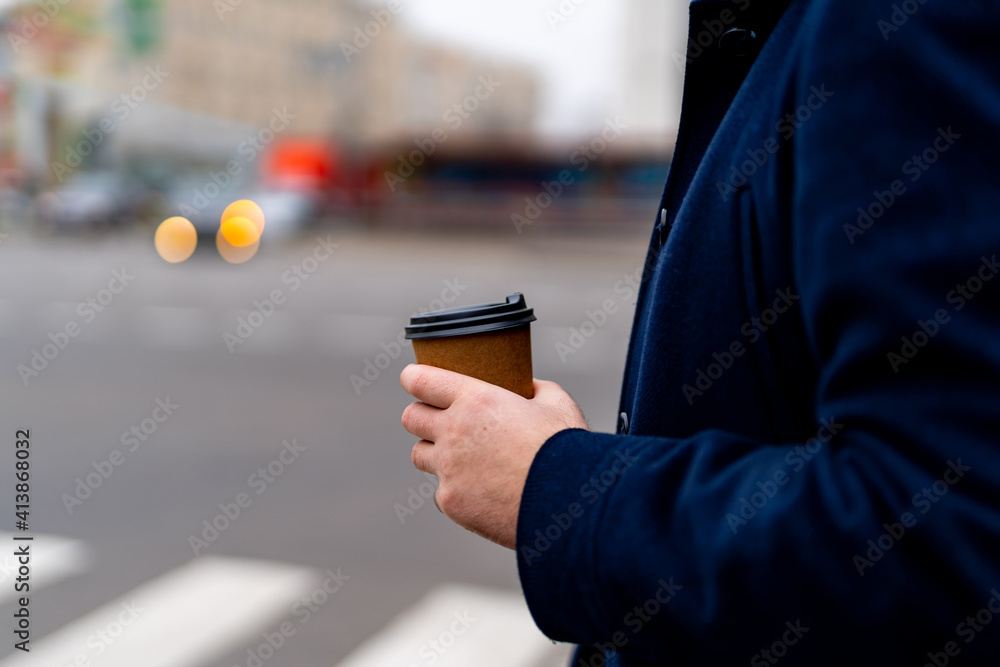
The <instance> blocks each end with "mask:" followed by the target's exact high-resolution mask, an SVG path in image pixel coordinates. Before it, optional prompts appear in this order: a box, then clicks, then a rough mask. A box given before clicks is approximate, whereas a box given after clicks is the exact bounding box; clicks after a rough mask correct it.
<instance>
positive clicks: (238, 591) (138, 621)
mask: <svg viewBox="0 0 1000 667" xmlns="http://www.w3.org/2000/svg"><path fill="white" fill-rule="evenodd" d="M320 582H321V577H320V576H319V573H318V572H315V571H313V570H308V569H305V568H301V567H296V566H291V565H285V564H281V563H271V562H266V561H256V560H246V559H236V558H218V557H202V558H198V559H196V560H194V561H191V562H190V563H188V564H186V565H184V566H182V567H179V568H177V569H175V570H173V571H171V572H168V573H167V574H165V575H163V576H161V577H159V578H157V579H154V580H152V581H149V582H146V583H145V584H143V585H142V586H139V587H138V588H136V589H134V590H133V591H131V592H129V593H127V594H126V595H124V596H122V597H121V598H119V599H118V600H115V601H113V602H109V603H108V604H106V605H104V606H103V607H100V608H99V609H96V610H94V611H92V612H90V613H89V614H87V615H86V616H83V617H82V618H79V619H77V620H75V621H73V622H72V623H70V624H69V625H67V626H65V627H64V628H61V629H60V630H57V631H56V632H54V633H52V634H51V635H48V636H46V637H43V638H41V639H40V640H38V641H37V644H36V643H35V642H34V641H33V642H32V646H31V652H30V653H26V654H24V653H21V652H20V651H15V653H16V654H18V655H13V656H11V657H9V658H7V659H6V660H2V661H0V667H61V666H63V665H76V664H90V665H95V666H99V667H135V666H136V665H142V667H190V666H191V665H201V664H208V663H210V662H211V660H213V659H217V658H218V657H219V656H220V655H224V654H225V653H226V652H228V651H231V650H234V649H239V648H240V644H241V643H243V642H250V643H252V642H253V641H254V638H259V636H260V633H261V632H264V631H267V630H270V629H271V628H270V625H271V624H277V623H279V622H281V621H282V619H284V618H286V617H288V616H289V615H290V613H291V609H292V605H293V604H294V603H295V601H297V600H299V599H300V598H301V597H302V596H303V595H306V594H308V593H309V592H310V591H311V590H313V589H314V588H315V587H316V586H318V585H319V583H320ZM99 633H100V634H99ZM102 635H103V638H102ZM81 656H83V657H82V658H81ZM78 659H79V660H80V662H77V660H78Z"/></svg>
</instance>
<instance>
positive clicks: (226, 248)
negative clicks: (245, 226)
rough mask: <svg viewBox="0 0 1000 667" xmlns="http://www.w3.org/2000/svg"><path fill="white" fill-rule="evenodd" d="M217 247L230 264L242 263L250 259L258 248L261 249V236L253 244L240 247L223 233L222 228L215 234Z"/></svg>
mask: <svg viewBox="0 0 1000 667" xmlns="http://www.w3.org/2000/svg"><path fill="white" fill-rule="evenodd" d="M215 247H216V248H218V250H219V254H220V255H221V256H222V259H224V260H226V261H227V262H229V263H230V264H242V263H243V262H248V261H250V260H251V259H253V256H254V255H256V254H257V250H259V249H260V238H259V237H258V238H257V241H256V242H255V243H253V244H251V245H248V246H243V247H242V248H239V247H236V246H234V245H233V244H232V243H230V242H229V241H227V240H226V237H225V236H223V234H222V229H219V231H218V233H217V234H216V235H215Z"/></svg>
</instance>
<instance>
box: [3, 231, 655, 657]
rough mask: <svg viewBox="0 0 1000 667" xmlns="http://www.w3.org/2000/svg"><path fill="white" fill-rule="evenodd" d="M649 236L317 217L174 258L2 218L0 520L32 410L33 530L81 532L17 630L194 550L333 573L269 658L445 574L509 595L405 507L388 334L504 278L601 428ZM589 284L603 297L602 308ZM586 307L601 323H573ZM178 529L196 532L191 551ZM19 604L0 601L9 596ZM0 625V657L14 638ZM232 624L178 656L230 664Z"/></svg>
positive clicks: (548, 355) (73, 609)
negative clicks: (77, 554) (417, 226)
mask: <svg viewBox="0 0 1000 667" xmlns="http://www.w3.org/2000/svg"><path fill="white" fill-rule="evenodd" d="M318 238H321V239H322V241H319V240H318ZM646 240H647V232H646V230H644V229H631V230H627V231H624V232H623V233H621V234H618V235H613V236H609V235H603V236H589V237H586V236H574V235H572V234H567V235H563V236H545V235H541V234H537V235H533V234H532V232H531V230H526V231H525V233H524V234H521V235H517V234H516V233H514V232H513V230H512V231H511V232H510V234H494V235H492V236H488V237H476V236H462V235H458V236H456V235H455V234H448V235H440V236H439V235H433V234H426V233H425V234H422V235H413V234H410V235H406V234H399V233H398V232H392V233H387V232H384V233H381V234H376V233H362V232H359V231H357V230H353V231H349V230H340V229H330V230H327V231H324V232H323V233H322V234H321V235H317V234H313V235H312V236H309V237H305V238H303V239H301V240H299V241H296V242H295V243H291V244H287V245H283V246H280V247H273V248H269V247H266V246H265V247H264V248H263V249H262V250H261V252H260V254H259V255H258V256H257V257H255V258H254V259H253V260H251V261H250V262H249V263H247V264H245V265H241V266H233V265H228V264H226V263H224V262H223V261H221V260H220V259H219V258H218V256H217V255H216V254H215V253H214V251H212V250H207V251H199V252H198V253H196V255H195V256H194V257H193V258H192V259H190V260H189V261H187V262H185V263H184V264H181V265H177V266H172V265H168V264H166V263H165V262H163V261H162V260H160V259H159V258H158V257H157V256H156V254H155V252H154V250H153V248H152V243H151V241H150V239H149V237H148V236H144V235H135V236H129V237H115V238H107V239H97V240H93V239H91V240H85V239H73V238H47V239H34V240H32V239H26V238H18V236H17V235H16V234H15V235H12V236H11V237H10V238H8V239H6V240H5V241H4V242H3V244H2V245H0V338H2V341H3V342H2V346H0V348H2V349H0V390H2V397H3V399H2V411H0V414H2V421H3V424H2V426H3V428H2V430H0V434H2V439H3V440H5V441H6V442H0V457H3V460H2V462H0V470H2V471H3V477H4V478H3V480H2V481H0V489H2V491H3V493H2V497H0V501H2V502H3V506H2V510H3V511H2V517H3V519H2V520H0V529H2V530H6V531H12V530H13V529H14V516H13V504H14V499H13V489H12V474H11V473H10V472H9V471H11V470H12V469H13V464H14V443H13V440H14V431H15V429H30V432H31V442H32V449H31V452H32V454H31V470H32V493H31V498H32V499H31V503H32V507H31V521H30V525H31V531H32V532H37V533H40V534H42V533H44V534H48V535H57V536H61V537H66V538H72V539H74V540H77V541H78V542H79V543H80V544H82V545H83V546H84V547H85V549H86V553H87V554H89V558H88V559H87V565H86V567H85V568H83V566H81V568H82V569H83V570H85V571H81V572H80V573H78V574H74V575H72V576H68V577H66V578H65V579H63V580H61V581H59V582H58V583H56V584H52V585H50V586H45V587H43V588H41V589H40V590H38V591H37V592H34V593H33V595H32V599H31V609H32V638H33V641H40V640H43V639H44V637H45V636H46V635H48V634H50V633H52V632H54V631H56V630H58V629H60V628H64V627H65V626H67V625H68V624H70V623H71V622H72V621H74V620H75V619H78V618H80V617H81V616H83V615H85V614H87V613H89V612H91V611H92V610H94V609H95V608H97V607H99V606H100V605H103V604H105V603H106V602H107V601H108V600H112V599H114V598H116V597H118V596H122V595H126V594H127V593H128V592H129V591H132V590H133V589H135V588H136V587H138V586H141V585H143V584H144V583H146V582H149V581H151V580H154V579H156V578H157V577H161V576H162V575H164V574H165V573H169V572H172V571H175V570H176V569H177V568H180V567H182V566H184V565H185V564H189V563H191V562H192V561H193V560H195V561H198V560H201V559H205V558H210V557H225V558H250V559H262V560H264V561H273V562H280V563H286V564H293V565H296V566H302V567H304V568H311V569H315V570H317V571H321V572H325V571H328V570H329V571H333V572H336V571H337V569H338V568H340V570H341V572H342V574H343V575H346V576H347V577H348V578H347V579H346V581H345V582H343V585H342V586H341V587H340V588H339V589H338V590H337V591H336V593H334V594H332V595H331V596H330V599H329V600H328V601H327V602H325V603H324V604H323V605H322V606H321V608H319V609H318V610H317V611H316V612H315V613H314V614H313V615H312V618H311V620H310V621H309V623H307V624H304V625H302V626H301V627H300V628H299V630H298V632H297V633H296V635H295V636H294V638H291V639H289V640H288V641H287V642H285V645H284V646H283V647H282V648H281V649H280V650H279V651H277V652H276V653H275V655H274V656H273V657H271V658H269V659H268V660H267V661H266V663H265V664H266V665H268V667H272V666H273V667H302V666H307V665H334V664H336V663H337V662H338V661H339V660H341V659H342V658H343V657H344V656H345V655H347V654H348V653H349V652H350V651H351V650H352V649H353V648H355V647H356V646H357V645H358V644H360V643H361V642H362V641H364V640H365V639H366V638H368V637H370V636H372V635H373V634H375V633H377V632H378V631H379V630H380V629H382V628H384V627H385V626H386V624H387V623H389V622H390V621H391V620H392V619H393V618H394V617H395V616H396V615H397V614H399V613H400V612H402V611H403V610H406V609H408V608H410V607H411V606H412V605H414V604H415V603H417V602H418V601H419V600H420V599H421V598H422V596H424V595H425V594H426V593H428V591H431V590H433V589H435V588H436V587H439V586H441V585H444V584H448V583H460V584H475V585H481V586H487V587H491V588H499V589H507V590H510V591H512V592H515V593H516V591H517V570H516V562H515V559H514V556H513V553H512V552H510V551H507V550H504V549H502V548H499V547H497V546H494V545H492V544H489V543H487V542H485V541H483V540H481V539H479V538H477V537H475V536H473V535H472V534H470V533H467V532H465V531H464V530H462V529H460V528H457V527H456V526H454V525H452V524H450V523H449V522H448V521H447V520H445V519H444V518H443V517H442V516H441V515H440V514H439V513H438V512H437V511H436V510H435V509H434V507H433V504H432V503H429V502H428V503H425V504H424V506H423V507H419V509H417V510H415V511H414V512H412V513H405V514H402V515H401V514H400V510H399V507H400V506H403V505H405V504H406V503H407V502H408V500H410V499H411V491H413V490H418V489H419V488H420V486H421V485H422V484H424V482H426V481H427V479H426V478H425V476H424V475H423V474H422V473H420V472H418V471H416V470H414V469H413V468H412V467H411V464H410V460H409V451H410V447H411V446H412V444H413V441H414V439H413V438H412V437H411V436H410V435H409V434H407V433H406V432H405V431H404V430H403V429H402V427H401V426H400V423H399V417H400V414H401V412H402V410H403V408H404V407H405V406H406V405H407V404H408V402H409V398H408V396H407V395H406V394H405V393H404V392H403V391H402V389H401V388H400V386H399V382H398V376H399V371H400V370H402V368H403V367H404V366H405V364H406V363H408V362H409V361H411V360H412V349H411V348H410V347H409V346H405V347H403V348H401V349H399V350H398V351H397V348H396V347H395V341H396V339H397V337H398V334H399V333H400V331H401V329H402V327H403V325H404V324H405V323H406V321H407V319H408V317H409V315H410V314H411V313H413V312H414V311H415V310H417V309H418V308H421V307H424V308H426V307H428V306H431V305H440V303H439V302H438V303H435V300H438V299H440V300H443V301H446V300H450V301H452V305H471V304H475V303H481V302H489V301H497V300H502V299H503V298H504V297H505V296H506V295H507V294H510V293H512V292H515V291H521V292H523V293H524V294H525V295H526V297H527V299H528V303H529V305H531V306H532V307H534V308H535V312H536V315H537V316H538V321H537V322H536V323H535V324H534V325H533V356H534V363H535V375H536V376H538V377H542V378H546V379H551V380H555V381H557V382H559V383H560V384H562V386H563V387H564V388H566V389H567V390H568V391H569V392H570V393H571V394H572V395H573V396H574V397H575V398H576V400H577V401H578V403H579V404H580V405H581V407H582V408H583V410H584V412H585V414H586V415H587V416H588V418H589V420H590V422H591V424H592V426H593V428H595V429H597V430H613V428H614V423H615V418H616V408H617V400H618V391H619V385H620V382H621V376H622V370H623V365H624V357H625V350H626V346H627V342H628V334H629V328H630V326H631V320H632V313H633V309H634V306H633V304H632V302H631V301H632V299H630V298H629V290H628V289H627V287H626V286H625V285H626V283H625V282H623V281H624V279H625V276H626V274H631V273H634V272H635V271H636V269H637V268H639V267H640V265H641V263H642V259H643V252H644V249H645V244H646ZM333 244H336V245H337V247H336V248H333V247H332V245H333ZM327 255H329V256H328V259H325V260H324V259H317V257H319V258H322V257H324V256H327ZM309 258H312V259H309ZM616 287H617V289H616ZM276 290H278V291H280V293H281V296H282V298H283V302H282V303H278V304H274V306H273V311H274V312H273V313H270V310H271V307H270V306H269V305H268V304H267V303H264V301H265V300H266V301H272V300H273V296H274V292H275V291H276ZM633 298H634V297H633ZM88 299H90V300H92V301H91V302H90V304H89V305H87V304H88ZM255 300H256V301H257V302H258V306H259V310H260V311H261V312H262V315H260V316H258V315H251V314H252V313H253V312H254V311H255V310H257V309H258V306H255V305H254V301H255ZM81 304H84V305H81ZM605 306H608V310H610V311H613V312H611V313H610V314H607V313H605V315H604V316H601V315H599V314H598V311H600V310H602V309H604V307H605ZM588 312H589V313H590V314H591V315H592V316H593V318H592V319H593V320H595V321H597V323H598V324H600V326H594V327H593V328H591V327H590V326H589V325H587V326H585V327H584V329H585V330H586V332H587V333H592V335H591V336H590V337H577V338H572V337H571V334H572V332H571V328H572V327H576V328H577V329H580V327H581V325H582V324H583V323H584V322H587V321H588ZM269 313H270V314H269ZM268 314H269V315H268ZM240 318H245V319H248V322H247V324H248V325H251V327H250V329H247V328H243V329H239V326H240ZM254 324H259V326H257V327H256V328H254V327H253V326H252V325H254ZM68 325H70V326H69V329H67V326H68ZM71 325H75V326H71ZM67 331H75V332H76V335H75V336H72V337H70V336H69V335H68V334H67ZM247 331H252V334H251V335H250V336H249V337H248V338H247V339H246V340H245V341H243V339H242V334H244V333H247ZM227 333H229V334H233V335H234V336H237V337H239V338H238V340H240V342H239V343H233V340H234V339H233V338H232V337H229V338H228V339H227V337H226V334H227ZM50 334H51V336H50ZM62 334H66V336H65V337H64V336H63V335H62ZM580 335H581V336H582V334H580ZM227 340H228V341H229V342H228V344H227ZM50 343H51V344H52V345H51V346H50V347H48V348H47V350H46V349H45V346H46V345H48V344H50ZM560 343H561V344H563V346H562V347H560V346H559V344H560ZM581 343H582V345H581ZM577 347H578V348H579V349H577ZM230 348H232V350H233V351H231V350H230ZM35 350H37V351H38V352H39V353H40V354H42V355H43V357H44V355H45V354H46V353H48V356H50V357H52V358H49V359H44V362H45V363H44V368H40V369H39V367H41V366H43V363H42V361H41V358H35V360H34V361H35V366H34V367H32V360H33V356H34V351H35ZM567 350H573V351H572V353H569V352H567ZM53 352H55V353H54V354H53ZM380 355H384V356H380ZM393 357H395V358H393ZM366 360H367V361H369V362H371V365H370V366H369V365H367V364H366ZM386 364H388V365H387V367H384V368H380V366H386ZM19 367H22V368H21V370H20V371H19ZM26 368H31V369H32V371H36V373H35V374H32V373H26V372H25V370H24V369H26ZM366 370H367V376H366ZM352 376H356V377H355V379H354V380H353V381H352ZM359 378H364V382H363V383H362V382H360V380H359ZM158 401H159V402H158ZM164 406H166V407H164ZM123 434H124V435H123ZM284 442H288V443H290V446H287V447H286V446H285V445H283V443H284ZM283 449H284V451H286V453H285V454H284V455H282V451H283ZM115 451H118V452H119V454H118V455H115V454H114V452H115ZM282 459H283V461H284V462H283V463H281V464H280V466H279V465H275V464H274V462H275V461H280V460H282ZM116 461H117V463H115V462H116ZM109 462H110V465H111V466H112V467H111V468H109V467H108V466H109ZM269 466H270V471H271V474H267V475H262V474H259V473H257V471H258V470H259V469H261V468H263V469H264V470H265V471H266V470H268V467H269ZM101 470H104V472H105V473H108V471H109V470H110V471H111V472H110V474H108V475H106V477H102V479H101V482H100V486H99V487H97V488H94V489H89V490H90V493H89V495H88V494H87V493H86V490H87V489H83V490H81V489H79V488H78V487H79V482H78V479H79V480H86V479H87V478H88V475H90V474H91V473H95V472H97V473H98V474H99V475H100V474H101V472H100V471H101ZM278 470H280V472H279V473H278V474H277V475H275V474H274V472H275V471H278ZM255 473H256V477H255ZM91 479H96V478H94V477H91ZM85 483H86V482H85ZM425 488H426V487H425ZM240 494H246V497H247V498H249V499H250V500H251V501H252V502H251V503H250V504H249V505H248V506H246V507H243V508H242V509H241V511H240V515H239V516H238V518H235V519H233V520H231V521H230V522H229V525H228V526H227V527H226V528H225V529H224V530H222V531H219V533H218V535H217V537H215V538H214V539H212V540H211V541H208V540H207V539H205V532H204V531H205V524H204V523H203V522H204V521H212V520H213V519H215V518H216V517H217V516H218V515H219V514H220V512H221V511H222V510H220V504H222V505H223V506H226V505H227V504H228V506H229V507H232V504H233V503H234V502H236V499H237V498H238V497H239V496H240ZM81 496H86V497H84V498H82V499H81ZM418 497H419V493H418ZM8 508H10V509H8ZM401 517H402V518H401ZM220 523H225V522H220ZM208 535H209V537H211V532H209V534H208ZM192 536H195V537H200V538H201V539H203V540H205V541H204V542H203V543H202V544H201V545H200V546H199V548H198V549H197V551H198V554H197V556H198V557H197V558H196V553H195V551H196V548H195V546H193V545H192V539H191V538H192ZM2 548H3V549H4V552H6V550H7V544H6V543H4V544H3V545H2ZM39 567H41V565H39ZM0 578H5V581H4V583H3V585H4V587H5V588H7V587H9V585H10V584H9V577H7V576H6V575H2V576H0ZM234 604H235V603H234ZM13 609H14V606H13V605H12V604H11V602H10V601H9V600H6V601H5V604H4V605H3V607H2V613H3V616H4V617H5V618H8V619H9V618H10V616H9V615H8V614H10V613H12V610H13ZM177 613H187V612H183V611H181V612H177ZM219 613H224V612H223V611H221V610H220V612H219ZM7 625H8V624H7V623H4V626H5V627H6V626H7ZM4 637H5V640H4V641H3V643H2V644H0V658H2V656H4V655H9V654H10V653H11V652H12V645H13V641H12V640H11V639H10V637H9V635H8V633H7V631H5V633H4ZM248 645H249V644H248V643H247V642H246V641H243V642H234V643H233V644H232V645H230V646H229V647H228V648H226V650H225V651H224V652H218V651H217V653H218V655H216V656H215V657H213V658H211V659H210V660H208V661H203V662H199V661H198V660H200V659H192V662H191V663H190V664H191V665H192V667H210V666H216V665H217V666H218V667H232V666H233V665H244V664H246V663H247V653H246V651H247V648H246V647H247V646H248ZM414 663H416V664H421V663H420V661H419V660H417V659H416V658H415V659H414ZM95 664H99V663H95ZM404 667H405V666H404Z"/></svg>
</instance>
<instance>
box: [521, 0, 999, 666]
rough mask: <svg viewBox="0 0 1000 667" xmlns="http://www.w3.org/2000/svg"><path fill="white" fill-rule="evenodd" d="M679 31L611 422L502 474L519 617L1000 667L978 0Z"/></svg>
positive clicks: (737, 649) (731, 7)
mask: <svg viewBox="0 0 1000 667" xmlns="http://www.w3.org/2000/svg"><path fill="white" fill-rule="evenodd" d="M689 40H690V41H689V44H690V48H689V50H688V54H687V56H688V58H687V73H686V76H685V91H684V96H685V101H684V108H683V111H682V120H681V128H680V135H679V140H678V143H677V147H676V153H675V157H674V162H673V164H672V166H671V171H670V174H669V177H668V180H667V185H666V188H665V191H664V195H663V201H662V211H665V213H663V212H662V211H661V212H659V214H658V215H657V222H658V223H659V222H660V219H661V216H662V218H663V219H664V220H665V222H664V223H663V224H658V226H657V228H656V229H654V231H653V234H652V238H651V242H650V249H649V255H648V261H647V265H646V268H647V271H646V274H645V276H644V277H645V280H644V282H643V285H642V288H641V291H640V293H639V301H638V306H637V312H636V319H635V323H634V328H633V332H632V338H631V343H630V350H629V355H628V359H627V362H626V368H625V378H624V384H623V390H622V397H621V405H620V410H619V411H620V412H621V418H620V420H619V422H620V423H619V428H618V433H616V434H607V433H605V434H601V433H591V432H588V431H584V430H577V429H573V430H565V431H562V432H560V433H558V434H556V435H554V436H553V437H552V438H550V439H549V440H548V441H547V442H546V443H545V444H544V446H543V447H542V449H541V450H540V451H539V453H538V455H537V457H536V458H535V461H534V462H533V465H532V467H531V470H530V473H529V476H528V479H527V484H526V487H525V490H524V495H523V499H522V502H521V510H520V515H519V520H518V536H517V559H518V567H519V572H520V577H521V583H522V586H523V589H524V593H525V596H526V598H527V601H528V605H529V607H530V609H531V612H532V614H533V616H534V618H535V621H536V622H537V624H538V626H539V627H540V628H541V629H542V631H544V632H545V634H546V635H548V636H549V637H551V638H553V639H556V640H561V641H568V642H573V643H576V644H580V645H582V646H585V647H593V646H595V645H596V646H599V647H600V652H601V653H604V654H606V656H607V664H610V665H627V666H638V665H745V664H748V663H749V664H750V665H753V666H756V665H772V664H775V663H777V662H780V663H781V664H787V665H793V664H794V665H799V664H801V665H827V664H831V665H833V664H836V665H866V664H872V665H876V664H878V665H913V666H914V667H918V666H919V665H924V664H927V665H935V666H937V667H940V666H941V665H945V664H950V663H952V662H954V663H957V664H961V665H970V664H991V665H995V664H1000V663H998V662H997V659H998V657H1000V442H998V439H1000V279H998V278H997V274H998V271H1000V264H998V261H997V257H998V255H1000V184H998V182H997V180H998V179H997V176H998V174H1000V169H998V160H1000V6H998V5H997V4H996V3H990V2H985V1H977V0H947V1H944V0H892V1H890V0H879V1H877V2H875V1H872V2H837V1H834V0H792V1H791V2H788V1H787V0H784V1H779V0H752V1H751V0H736V1H727V0H695V2H694V3H693V4H692V6H691V30H690V36H689ZM581 658H582V660H583V662H582V664H587V665H600V664H602V663H603V662H604V659H603V658H602V657H600V656H598V655H595V654H593V653H591V652H589V651H582V652H581Z"/></svg>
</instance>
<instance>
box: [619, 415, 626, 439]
mask: <svg viewBox="0 0 1000 667" xmlns="http://www.w3.org/2000/svg"><path fill="white" fill-rule="evenodd" d="M618 432H619V433H620V434H622V435H628V413H627V412H623V413H621V414H620V415H618Z"/></svg>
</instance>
